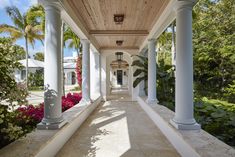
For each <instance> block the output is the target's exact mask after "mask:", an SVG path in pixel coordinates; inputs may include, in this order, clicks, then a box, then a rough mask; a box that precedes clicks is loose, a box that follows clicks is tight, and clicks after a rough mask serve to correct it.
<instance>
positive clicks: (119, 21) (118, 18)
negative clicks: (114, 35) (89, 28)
mask: <svg viewBox="0 0 235 157" xmlns="http://www.w3.org/2000/svg"><path fill="white" fill-rule="evenodd" d="M113 20H114V22H115V23H116V24H122V23H123V21H124V14H114V16H113Z"/></svg>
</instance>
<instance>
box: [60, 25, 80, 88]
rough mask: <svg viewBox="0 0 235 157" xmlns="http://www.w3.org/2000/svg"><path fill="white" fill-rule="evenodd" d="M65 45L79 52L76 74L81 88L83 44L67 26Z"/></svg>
mask: <svg viewBox="0 0 235 157" xmlns="http://www.w3.org/2000/svg"><path fill="white" fill-rule="evenodd" d="M63 40H64V45H65V43H66V42H67V43H68V47H69V48H75V50H76V51H77V62H76V64H77V65H76V67H77V68H76V72H77V81H78V84H79V86H80V88H81V86H82V83H81V78H82V77H81V74H82V54H81V52H82V44H81V41H80V38H79V37H78V36H77V35H76V34H75V33H74V32H73V31H72V30H71V28H69V27H68V26H66V27H65V28H64V35H63Z"/></svg>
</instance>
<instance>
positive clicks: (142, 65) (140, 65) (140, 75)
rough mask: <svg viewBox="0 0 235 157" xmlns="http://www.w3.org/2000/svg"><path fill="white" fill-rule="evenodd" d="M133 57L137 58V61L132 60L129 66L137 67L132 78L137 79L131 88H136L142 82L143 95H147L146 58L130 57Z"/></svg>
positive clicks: (139, 56)
mask: <svg viewBox="0 0 235 157" xmlns="http://www.w3.org/2000/svg"><path fill="white" fill-rule="evenodd" d="M134 56H136V57H138V58H139V59H137V60H134V61H133V62H132V64H131V66H135V67H137V69H136V70H135V71H134V73H133V76H134V77H137V78H136V79H135V80H134V82H133V87H134V88H135V87H137V86H138V84H139V83H140V82H142V81H144V84H145V88H144V91H145V94H147V85H148V84H147V80H148V58H147V57H145V56H141V55H133V56H132V57H134Z"/></svg>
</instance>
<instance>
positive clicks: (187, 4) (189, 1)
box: [175, 0, 197, 11]
mask: <svg viewBox="0 0 235 157" xmlns="http://www.w3.org/2000/svg"><path fill="white" fill-rule="evenodd" d="M196 2H197V0H177V2H176V6H175V11H179V10H181V9H190V10H192V9H193V6H194V5H195V4H196Z"/></svg>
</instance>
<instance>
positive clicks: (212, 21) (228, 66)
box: [193, 0, 235, 99]
mask: <svg viewBox="0 0 235 157" xmlns="http://www.w3.org/2000/svg"><path fill="white" fill-rule="evenodd" d="M234 8H235V1H233V0H216V1H211V0H200V1H199V2H198V3H197V5H196V6H195V7H194V12H195V15H196V16H195V18H194V21H193V45H194V80H195V89H196V91H197V92H198V94H201V95H202V96H208V97H212V98H220V99H224V98H226V96H224V94H226V92H227V91H225V88H227V87H228V86H229V84H232V81H233V80H235V73H234V71H235V66H234V65H235V53H234V52H235V42H234V41H235V29H234V28H235V16H234V15H235V9H234Z"/></svg>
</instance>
